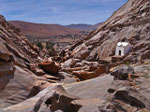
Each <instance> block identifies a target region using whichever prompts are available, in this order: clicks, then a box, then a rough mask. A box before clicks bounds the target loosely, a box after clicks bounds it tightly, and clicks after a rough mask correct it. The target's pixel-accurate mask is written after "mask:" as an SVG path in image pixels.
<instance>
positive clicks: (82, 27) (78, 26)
mask: <svg viewBox="0 0 150 112" xmlns="http://www.w3.org/2000/svg"><path fill="white" fill-rule="evenodd" d="M101 24H102V23H98V24H95V25H90V24H70V25H67V26H66V27H68V28H72V29H76V30H81V31H92V30H96V29H97V28H98V26H99V25H101Z"/></svg>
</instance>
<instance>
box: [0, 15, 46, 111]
mask: <svg viewBox="0 0 150 112" xmlns="http://www.w3.org/2000/svg"><path fill="white" fill-rule="evenodd" d="M38 57H43V54H42V53H41V52H40V51H39V50H38V48H37V47H35V46H34V45H33V44H31V43H30V42H29V41H28V40H27V39H26V38H25V37H23V36H22V35H21V33H20V31H19V29H17V28H15V27H14V26H12V25H11V24H9V23H8V22H7V21H6V20H5V19H4V17H3V16H1V15H0V108H2V107H6V106H10V105H14V104H17V103H19V102H22V101H23V100H26V99H27V98H29V97H32V96H34V95H36V94H37V93H38V92H39V91H40V90H41V89H42V85H44V84H45V83H47V81H46V80H39V77H37V76H36V75H35V74H34V73H33V72H31V70H30V63H35V64H36V63H38V62H39V59H38ZM37 72H38V73H39V72H40V71H38V70H37ZM35 86H37V87H39V90H37V91H36V90H34V88H35ZM33 91H36V92H33ZM0 111H1V110H0Z"/></svg>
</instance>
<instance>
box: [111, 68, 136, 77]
mask: <svg viewBox="0 0 150 112" xmlns="http://www.w3.org/2000/svg"><path fill="white" fill-rule="evenodd" d="M133 74H134V68H133V67H131V66H123V67H120V68H118V69H116V70H115V71H113V72H111V73H110V75H112V76H114V78H115V79H120V80H127V79H128V75H133Z"/></svg>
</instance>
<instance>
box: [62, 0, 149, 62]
mask: <svg viewBox="0 0 150 112" xmlns="http://www.w3.org/2000/svg"><path fill="white" fill-rule="evenodd" d="M149 26H150V24H149V1H148V0H138V1H137V0H129V1H128V2H127V3H126V4H124V5H123V6H122V7H121V8H119V9H118V10H117V11H115V12H114V13H113V15H112V16H111V17H110V18H109V19H108V20H107V21H106V22H104V23H103V24H102V25H100V27H99V28H98V29H97V30H95V31H93V32H91V33H90V34H89V35H88V36H87V37H86V38H85V39H83V40H79V41H78V42H77V43H76V44H75V45H73V46H72V47H71V48H70V49H69V51H67V50H66V51H67V52H68V53H70V54H71V55H70V57H75V58H79V59H81V58H82V59H86V60H90V61H91V60H92V61H95V60H101V59H105V58H106V57H109V56H112V55H114V54H115V47H116V44H117V43H118V42H119V41H122V40H125V41H128V42H129V43H131V44H132V45H133V46H134V47H133V51H132V52H131V53H129V55H130V54H132V53H135V54H136V55H135V56H134V60H133V57H132V55H130V56H131V57H128V60H129V61H130V62H131V61H133V62H138V61H139V60H141V59H142V60H145V59H149V49H150V41H149V40H150V29H149V28H150V27H149ZM85 51H86V52H85ZM88 51H89V52H88ZM67 52H66V53H64V54H66V55H68V53H67ZM82 54H85V55H83V56H82ZM135 59H137V61H135ZM125 60H126V59H125Z"/></svg>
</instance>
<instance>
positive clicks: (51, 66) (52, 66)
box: [39, 59, 61, 74]
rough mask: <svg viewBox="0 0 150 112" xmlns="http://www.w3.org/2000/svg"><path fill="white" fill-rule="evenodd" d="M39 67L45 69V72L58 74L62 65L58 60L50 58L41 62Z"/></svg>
mask: <svg viewBox="0 0 150 112" xmlns="http://www.w3.org/2000/svg"><path fill="white" fill-rule="evenodd" d="M39 67H40V68H41V69H43V70H44V71H45V72H48V73H52V74H57V73H58V72H59V70H60V69H61V67H60V65H59V64H58V63H57V62H55V61H52V60H50V59H48V60H46V61H43V62H42V63H40V64H39Z"/></svg>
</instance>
